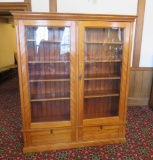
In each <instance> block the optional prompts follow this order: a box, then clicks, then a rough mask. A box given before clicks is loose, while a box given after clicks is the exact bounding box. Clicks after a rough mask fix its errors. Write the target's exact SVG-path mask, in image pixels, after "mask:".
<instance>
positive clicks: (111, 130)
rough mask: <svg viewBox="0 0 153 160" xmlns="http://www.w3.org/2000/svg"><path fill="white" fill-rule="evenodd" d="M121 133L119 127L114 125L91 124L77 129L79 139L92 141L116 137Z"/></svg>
mask: <svg viewBox="0 0 153 160" xmlns="http://www.w3.org/2000/svg"><path fill="white" fill-rule="evenodd" d="M120 134H121V127H120V126H119V125H115V126H100V125H99V126H92V127H83V128H80V129H79V140H83V141H94V140H100V139H106V138H117V137H119V135H120Z"/></svg>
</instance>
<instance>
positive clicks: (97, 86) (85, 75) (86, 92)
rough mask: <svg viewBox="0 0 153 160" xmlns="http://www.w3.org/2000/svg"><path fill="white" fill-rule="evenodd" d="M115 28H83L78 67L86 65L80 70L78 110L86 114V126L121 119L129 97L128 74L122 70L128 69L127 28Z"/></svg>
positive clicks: (107, 25)
mask: <svg viewBox="0 0 153 160" xmlns="http://www.w3.org/2000/svg"><path fill="white" fill-rule="evenodd" d="M112 24H113V23H112ZM112 24H111V23H107V22H105V23H102V24H100V23H97V25H96V23H95V24H94V25H93V24H92V22H82V23H81V24H80V25H81V27H83V28H84V30H82V32H81V33H80V34H82V35H80V36H81V37H82V40H81V44H80V50H79V51H80V52H79V53H81V51H82V53H81V54H82V58H81V59H79V63H82V64H83V66H82V67H79V74H80V76H82V78H81V79H80V85H81V87H80V91H79V92H80V99H82V101H80V102H81V103H80V105H79V106H80V107H82V108H83V114H82V115H81V113H80V115H81V116H82V117H81V116H80V119H82V120H83V122H82V123H83V124H86V123H87V124H88V122H90V123H91V122H93V123H96V122H97V123H99V122H103V120H104V121H106V119H107V118H109V119H110V121H111V119H112V122H113V121H114V118H116V120H117V119H119V118H118V117H119V116H120V109H121V107H124V106H122V103H123V102H121V101H120V100H121V99H122V98H123V99H124V95H125V94H126V92H125V90H123V88H124V82H123V80H122V77H123V75H124V74H125V73H124V70H122V68H124V67H126V65H127V64H126V63H125V58H126V56H127V55H124V54H125V53H124V52H125V48H126V47H125V46H127V44H125V43H124V37H125V35H126V33H125V26H122V25H121V26H120V25H118V26H113V25H112ZM80 66H81V64H80ZM122 82H123V83H122ZM122 101H124V100H122ZM121 110H122V109H121ZM95 119H97V121H95ZM92 120H93V121H92ZM80 123H81V121H80Z"/></svg>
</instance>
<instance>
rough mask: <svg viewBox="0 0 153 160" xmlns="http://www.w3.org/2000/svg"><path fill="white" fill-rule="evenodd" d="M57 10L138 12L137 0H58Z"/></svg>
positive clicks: (107, 12)
mask: <svg viewBox="0 0 153 160" xmlns="http://www.w3.org/2000/svg"><path fill="white" fill-rule="evenodd" d="M57 12H67V13H98V14H128V15H136V14H137V0H124V1H123V0H77V1H76V0H64V1H63V0H57Z"/></svg>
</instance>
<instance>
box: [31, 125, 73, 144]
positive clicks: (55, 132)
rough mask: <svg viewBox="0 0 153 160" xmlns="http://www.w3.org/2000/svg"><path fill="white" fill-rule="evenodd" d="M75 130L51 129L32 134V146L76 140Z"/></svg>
mask: <svg viewBox="0 0 153 160" xmlns="http://www.w3.org/2000/svg"><path fill="white" fill-rule="evenodd" d="M74 132H75V131H74V129H71V128H69V129H50V130H43V131H38V132H37V131H35V132H31V144H32V145H45V144H54V143H65V142H71V141H74V140H75V136H74Z"/></svg>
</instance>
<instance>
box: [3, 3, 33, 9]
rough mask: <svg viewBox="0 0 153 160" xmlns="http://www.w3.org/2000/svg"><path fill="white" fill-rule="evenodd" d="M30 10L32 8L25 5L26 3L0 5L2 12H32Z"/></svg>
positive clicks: (28, 4)
mask: <svg viewBox="0 0 153 160" xmlns="http://www.w3.org/2000/svg"><path fill="white" fill-rule="evenodd" d="M30 8H31V5H30V3H24V2H12V3H6V2H4V3H3V2H2V3H0V11H30Z"/></svg>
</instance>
